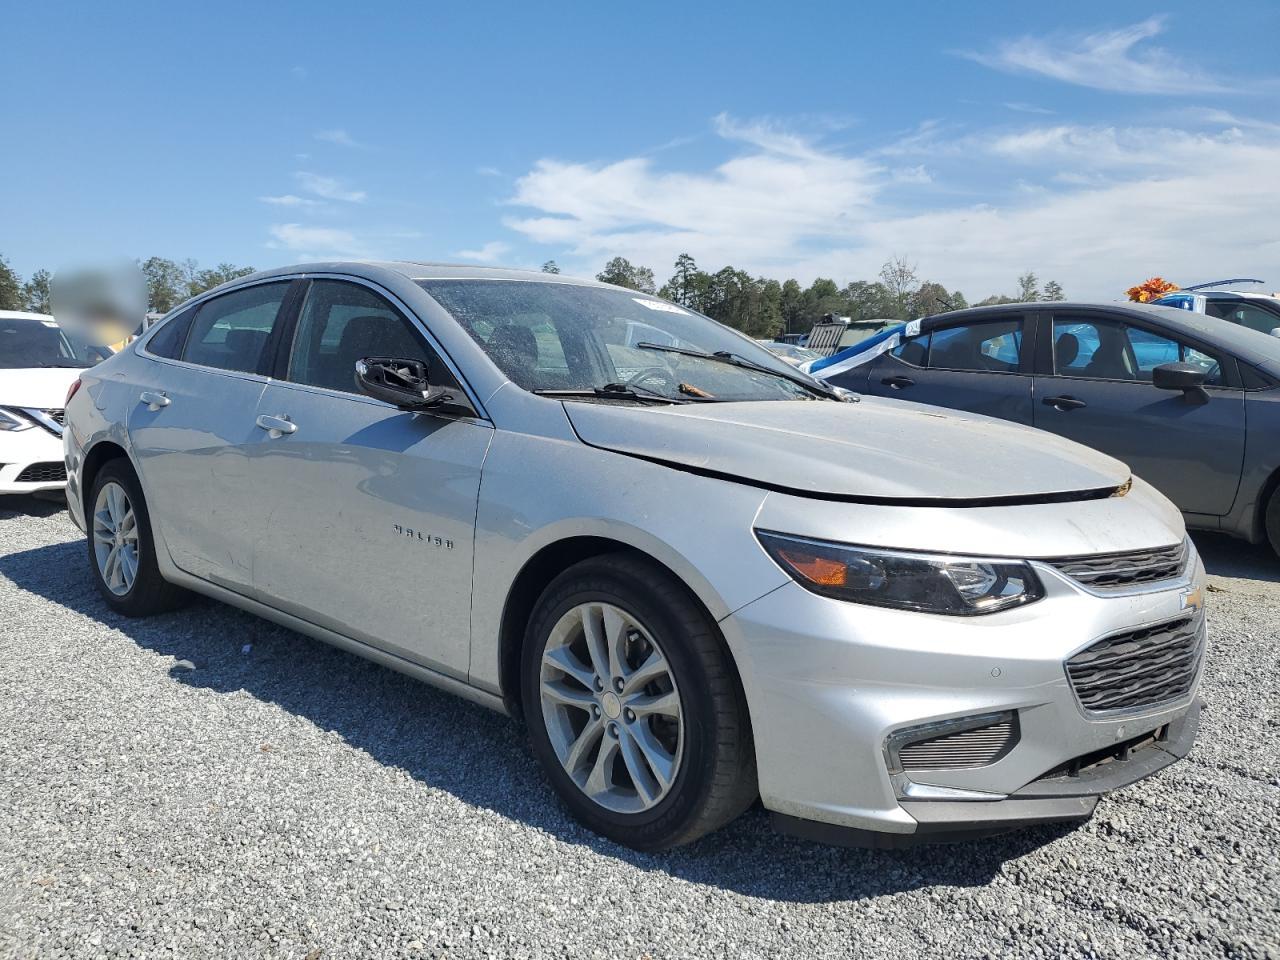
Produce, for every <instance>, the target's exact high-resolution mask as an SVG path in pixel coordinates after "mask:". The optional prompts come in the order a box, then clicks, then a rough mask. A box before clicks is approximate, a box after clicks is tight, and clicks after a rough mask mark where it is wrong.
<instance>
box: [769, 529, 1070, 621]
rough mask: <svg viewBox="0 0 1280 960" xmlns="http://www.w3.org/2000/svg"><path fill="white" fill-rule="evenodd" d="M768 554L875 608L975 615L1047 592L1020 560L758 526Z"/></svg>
mask: <svg viewBox="0 0 1280 960" xmlns="http://www.w3.org/2000/svg"><path fill="white" fill-rule="evenodd" d="M756 536H757V537H758V538H759V539H760V543H761V545H762V546H763V547H764V548H765V550H767V551H768V552H769V556H771V557H773V559H774V560H775V561H776V562H777V563H778V565H779V566H781V567H782V569H783V570H785V571H787V573H789V574H790V575H791V577H792V579H794V580H795V581H796V582H797V583H798V584H800V585H801V586H802V587H804V588H805V589H806V590H811V591H813V592H814V593H817V594H821V595H822V596H824V597H834V598H835V599H837V600H850V601H852V602H854V603H869V604H872V605H874V606H877V607H896V608H898V609H901V610H917V611H919V612H921V613H945V614H950V615H952V616H961V617H966V616H974V615H976V614H982V613H995V612H996V611H997V610H1007V609H1009V608H1010V607H1016V606H1020V605H1021V604H1024V603H1031V602H1032V601H1033V600H1039V599H1040V598H1041V597H1042V596H1044V589H1043V588H1042V587H1041V585H1040V581H1039V579H1038V578H1037V577H1036V575H1035V572H1034V571H1033V570H1032V569H1031V567H1030V566H1029V565H1028V564H1025V563H1022V562H1021V561H1018V560H984V559H980V558H973V557H951V556H946V555H941V554H927V553H905V552H902V551H898V550H880V549H874V548H871V547H855V546H850V545H848V544H843V543H830V542H827V541H825V540H809V539H806V538H804V537H792V536H788V535H786V534H781V533H769V532H767V531H764V530H757V531H756Z"/></svg>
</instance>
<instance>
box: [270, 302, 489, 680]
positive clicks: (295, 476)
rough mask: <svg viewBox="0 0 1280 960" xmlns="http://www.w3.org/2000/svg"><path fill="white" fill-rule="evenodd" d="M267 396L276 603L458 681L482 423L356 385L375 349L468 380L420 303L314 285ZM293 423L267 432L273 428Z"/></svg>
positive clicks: (466, 648) (465, 652) (463, 657)
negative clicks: (421, 321) (360, 363)
mask: <svg viewBox="0 0 1280 960" xmlns="http://www.w3.org/2000/svg"><path fill="white" fill-rule="evenodd" d="M289 341H291V346H290V347H288V349H287V352H285V351H284V350H282V356H281V358H280V359H279V360H278V363H277V367H276V372H277V375H278V376H277V379H275V380H273V381H272V382H271V383H270V384H269V385H268V386H267V387H266V389H265V391H264V392H263V394H262V397H261V400H260V402H259V403H258V407H257V413H258V416H259V418H270V419H262V420H261V424H262V426H261V427H259V428H255V433H256V434H257V439H258V442H259V449H258V451H257V452H256V455H255V456H254V457H253V458H252V460H251V464H250V471H251V477H250V479H251V483H252V487H253V489H255V490H256V491H259V495H260V496H262V497H264V498H265V499H267V500H268V501H269V504H270V509H269V510H268V512H267V515H266V516H265V518H264V525H263V527H262V529H261V530H260V531H259V532H258V537H257V548H256V550H255V553H254V562H253V566H254V573H255V585H256V587H257V590H258V592H259V594H260V595H261V596H262V598H263V599H264V600H265V601H267V602H269V603H271V604H272V605H273V606H276V607H279V608H280V609H282V610H285V611H287V612H289V613H292V614H294V615H295V616H298V617H301V618H302V619H304V620H307V621H309V622H312V623H316V624H319V625H320V626H323V627H326V628H328V629H331V630H335V631H337V632H338V633H341V634H344V635H345V636H348V637H352V638H354V639H356V640H360V641H363V642H367V643H370V644H373V645H375V646H379V647H382V648H384V649H387V650H389V651H391V652H392V653H395V654H397V655H399V656H403V657H406V658H408V659H411V660H415V661H418V662H420V663H423V664H425V665H427V666H430V667H432V668H434V669H437V670H440V671H441V672H444V673H448V674H450V675H453V676H455V677H458V678H465V677H466V675H467V668H468V660H469V656H470V610H471V557H472V546H473V541H474V537H475V517H476V504H477V500H478V496H479V489H480V468H481V466H482V464H483V462H484V457H485V453H486V452H487V450H488V447H489V441H490V438H491V437H492V436H493V428H492V425H491V424H490V423H489V422H488V421H485V420H480V419H476V418H458V417H450V416H443V415H435V414H431V413H406V412H404V411H402V410H398V409H397V408H395V407H393V406H390V405H389V404H386V403H384V402H382V401H380V400H374V399H373V398H371V397H368V396H365V395H364V394H362V393H359V392H357V390H356V386H355V363H356V361H357V360H359V359H361V358H363V357H373V356H380V357H399V358H405V359H415V360H422V361H424V362H426V363H427V365H428V371H429V373H428V379H429V380H430V382H432V383H433V384H441V385H453V386H458V387H459V389H462V388H461V386H460V384H459V379H458V376H457V375H456V373H455V372H454V371H453V369H452V368H451V367H450V366H448V364H447V362H446V361H445V359H444V358H443V356H442V354H441V353H440V351H439V350H438V349H437V348H436V347H435V345H433V344H432V343H430V342H429V341H428V339H427V338H426V337H424V336H423V334H422V332H421V331H420V330H419V329H418V328H417V327H416V326H415V324H414V323H412V322H411V321H410V319H409V316H408V314H407V311H406V310H404V309H403V308H402V307H401V306H399V305H398V304H395V303H392V302H391V300H390V299H388V297H386V296H384V295H383V294H382V293H380V292H379V291H377V290H375V289H373V288H371V287H369V286H367V285H365V284H362V283H356V282H353V281H346V280H340V279H316V280H312V281H311V282H310V284H309V286H308V288H307V290H306V292H305V294H304V295H303V296H302V297H301V306H300V308H299V310H298V314H297V322H296V329H295V330H294V331H293V332H292V334H291V336H290V337H289ZM282 422H283V423H284V424H287V425H288V426H286V427H285V430H286V431H288V432H281V431H280V430H279V429H276V430H273V431H268V429H267V428H268V427H270V426H271V425H272V424H276V425H277V426H278V425H279V424H281V423H282Z"/></svg>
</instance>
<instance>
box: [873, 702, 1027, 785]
mask: <svg viewBox="0 0 1280 960" xmlns="http://www.w3.org/2000/svg"><path fill="white" fill-rule="evenodd" d="M983 720H987V721H990V720H995V722H994V723H991V722H987V723H982V725H981V726H974V725H972V723H973V722H981V721H983ZM965 724H968V725H967V726H965ZM939 726H941V727H943V728H944V729H946V728H947V727H948V725H945V724H942V725H939ZM957 728H958V729H957ZM922 732H923V731H922ZM903 733H907V734H909V733H910V731H903ZM899 736H900V737H901V735H899ZM1017 742H1018V721H1017V717H1016V716H1015V715H1014V714H1012V713H1002V714H998V715H988V716H987V717H979V718H973V721H959V722H957V723H955V724H953V725H951V726H950V728H949V730H948V732H945V733H940V734H938V735H937V736H933V737H927V738H925V739H923V740H914V741H912V742H910V743H899V745H898V746H897V747H896V753H897V761H898V767H899V769H901V770H903V771H904V772H913V771H919V770H967V769H970V768H972V767H985V766H988V765H990V764H993V763H995V762H996V761H997V760H999V759H1000V758H1001V757H1003V756H1004V755H1005V754H1006V753H1008V752H1009V751H1010V750H1012V749H1013V748H1014V745H1015V744H1016V743H1017Z"/></svg>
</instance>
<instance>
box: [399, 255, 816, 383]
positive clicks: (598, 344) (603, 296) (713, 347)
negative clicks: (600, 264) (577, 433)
mask: <svg viewBox="0 0 1280 960" xmlns="http://www.w3.org/2000/svg"><path fill="white" fill-rule="evenodd" d="M418 283H419V284H420V285H421V286H422V287H423V289H425V290H426V291H427V292H428V293H429V294H431V296H432V297H434V298H435V299H436V300H437V301H438V302H439V303H440V305H441V306H443V307H444V308H445V309H446V310H448V311H449V313H451V314H452V315H453V317H454V318H455V319H456V320H457V321H458V322H459V323H460V324H462V326H463V328H465V329H466V331H467V332H468V333H469V334H470V335H471V336H472V338H473V339H474V340H475V341H476V343H478V344H479V345H480V346H481V348H482V349H483V350H484V351H485V353H487V354H488V355H489V357H490V359H492V360H493V362H494V363H496V364H497V365H498V367H499V368H500V369H501V370H502V371H503V373H505V374H506V375H507V376H508V377H510V378H511V380H512V381H513V382H514V383H516V384H517V385H519V386H521V387H523V388H524V389H526V390H531V391H538V392H555V391H570V392H572V391H582V392H583V393H590V392H591V391H594V390H599V389H600V388H602V387H605V386H616V385H621V386H622V387H626V388H629V389H630V390H631V391H634V393H635V394H638V395H641V396H644V397H646V398H663V399H668V400H672V401H690V402H692V401H709V400H796V399H814V398H815V396H816V394H815V393H814V392H813V391H812V390H810V389H807V388H806V387H804V386H801V385H800V384H798V383H795V382H792V381H791V380H788V379H784V378H787V377H791V378H795V377H796V376H797V373H796V371H795V368H793V367H791V366H789V365H787V364H786V363H784V362H782V361H781V360H779V359H778V358H777V357H775V356H773V354H771V353H769V351H767V350H764V349H762V348H761V347H760V346H759V345H757V344H756V343H755V341H753V340H750V339H748V338H746V337H743V336H741V335H739V334H737V333H735V332H734V331H733V330H731V329H729V328H728V327H725V326H722V325H721V324H719V323H717V322H716V321H714V320H711V319H709V318H707V317H704V316H702V315H701V314H697V313H694V312H693V311H691V310H686V309H684V308H683V307H678V306H676V305H675V304H673V303H668V302H667V301H665V300H659V299H658V298H657V297H652V296H647V295H645V294H642V293H637V292H635V291H630V290H610V289H605V288H601V287H587V286H578V285H576V284H569V283H555V282H539V281H531V280H419V281H418ZM665 348H674V349H665ZM676 351H682V352H676ZM685 351H687V352H685ZM689 352H693V353H705V354H715V353H717V352H720V353H726V354H731V355H732V356H734V357H739V358H741V359H742V360H745V361H747V362H748V363H750V364H756V365H759V366H760V367H763V368H765V369H764V370H751V369H747V368H746V367H745V366H734V365H733V364H731V363H726V362H724V360H723V359H722V358H721V359H717V358H715V357H711V356H708V357H706V358H703V357H697V356H690V355H689ZM770 371H777V373H776V374H775V373H771V372H770ZM618 392H619V393H620V392H621V391H618ZM612 395H613V396H617V393H615V394H612ZM623 395H624V396H625V394H623Z"/></svg>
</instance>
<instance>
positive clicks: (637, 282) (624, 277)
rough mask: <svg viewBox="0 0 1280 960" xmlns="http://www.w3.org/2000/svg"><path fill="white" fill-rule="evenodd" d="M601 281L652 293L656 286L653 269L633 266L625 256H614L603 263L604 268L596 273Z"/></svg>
mask: <svg viewBox="0 0 1280 960" xmlns="http://www.w3.org/2000/svg"><path fill="white" fill-rule="evenodd" d="M596 279H597V280H599V281H600V282H601V283H612V284H613V285H614V286H618V287H627V288H629V289H631V290H639V291H640V292H641V293H653V292H654V290H655V289H657V288H656V286H655V284H654V279H653V271H652V270H650V269H649V268H648V267H637V266H633V265H632V263H631V261H630V260H628V259H627V258H626V257H614V258H613V259H612V260H610V261H609V262H608V263H606V264H605V265H604V269H603V270H601V271H600V272H599V273H597V274H596Z"/></svg>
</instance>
